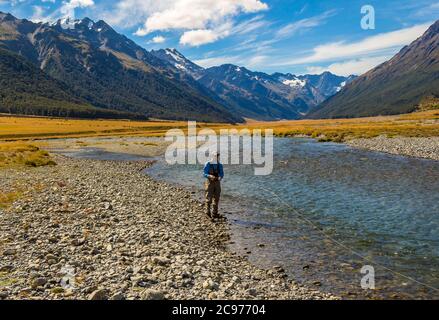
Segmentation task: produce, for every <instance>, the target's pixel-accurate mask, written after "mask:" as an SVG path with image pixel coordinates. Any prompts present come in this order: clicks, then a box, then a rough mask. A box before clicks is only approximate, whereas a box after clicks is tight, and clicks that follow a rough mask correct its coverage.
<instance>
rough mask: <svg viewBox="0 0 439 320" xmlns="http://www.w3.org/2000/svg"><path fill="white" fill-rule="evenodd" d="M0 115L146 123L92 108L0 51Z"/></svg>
mask: <svg viewBox="0 0 439 320" xmlns="http://www.w3.org/2000/svg"><path fill="white" fill-rule="evenodd" d="M0 112H2V113H11V114H17V113H18V114H24V115H39V116H56V117H81V118H95V117H99V118H132V119H146V117H144V116H141V115H139V114H130V113H127V112H118V111H115V110H106V109H99V108H94V107H92V106H91V105H89V104H88V103H87V102H85V101H83V100H81V99H78V98H76V97H75V96H74V95H73V94H72V93H71V92H70V90H69V88H68V87H67V86H66V85H65V84H63V83H62V82H59V81H56V80H55V79H52V78H51V77H50V76H48V75H46V74H45V73H44V72H42V71H41V70H40V69H38V68H36V67H35V66H34V65H33V64H31V63H29V62H28V61H26V60H25V59H24V58H23V57H21V56H19V55H18V54H15V53H13V52H10V51H8V50H4V49H1V48H0Z"/></svg>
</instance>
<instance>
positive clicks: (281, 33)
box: [275, 10, 337, 40]
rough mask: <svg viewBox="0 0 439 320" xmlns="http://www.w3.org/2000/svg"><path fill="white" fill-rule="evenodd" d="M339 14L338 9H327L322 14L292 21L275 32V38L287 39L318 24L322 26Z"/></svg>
mask: <svg viewBox="0 0 439 320" xmlns="http://www.w3.org/2000/svg"><path fill="white" fill-rule="evenodd" d="M336 14H337V10H329V11H326V12H324V13H322V14H320V15H317V16H314V17H311V18H306V19H301V20H298V21H295V22H292V23H289V24H287V25H285V26H283V27H282V28H280V29H279V30H278V31H277V32H276V33H275V39H277V40H280V39H285V38H289V37H292V36H294V35H295V34H297V33H302V32H305V31H307V30H309V29H312V28H316V27H318V26H321V25H322V24H325V23H326V21H327V20H328V18H330V17H332V16H334V15H336Z"/></svg>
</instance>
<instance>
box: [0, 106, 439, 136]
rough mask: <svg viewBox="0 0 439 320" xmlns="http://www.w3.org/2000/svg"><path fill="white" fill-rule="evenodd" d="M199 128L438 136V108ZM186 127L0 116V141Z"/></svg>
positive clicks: (280, 133) (141, 133)
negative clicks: (401, 112) (338, 117)
mask: <svg viewBox="0 0 439 320" xmlns="http://www.w3.org/2000/svg"><path fill="white" fill-rule="evenodd" d="M198 127H199V128H203V127H209V128H212V129H214V130H219V129H222V128H236V129H244V128H248V129H257V128H260V129H265V128H267V129H273V130H274V133H275V135H277V136H296V135H306V136H310V137H314V138H319V139H321V140H322V141H338V142H342V141H345V140H347V139H351V138H369V137H375V136H379V135H386V136H390V137H391V136H398V135H399V136H409V137H429V136H439V110H427V111H422V112H416V113H411V114H404V115H396V116H382V117H371V118H355V119H330V120H297V121H276V122H258V121H248V122H247V123H245V124H238V125H224V124H210V123H209V124H206V123H198ZM174 128H177V129H183V130H184V129H186V128H187V123H186V122H182V121H179V122H173V121H128V120H127V121H124V120H71V119H51V118H27V117H9V116H4V117H0V140H4V141H5V140H8V141H16V140H33V139H37V140H38V139H48V138H69V137H70V138H73V137H74V138H79V137H94V136H149V137H156V136H163V135H164V134H165V133H166V132H167V131H168V130H169V129H174Z"/></svg>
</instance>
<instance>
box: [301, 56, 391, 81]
mask: <svg viewBox="0 0 439 320" xmlns="http://www.w3.org/2000/svg"><path fill="white" fill-rule="evenodd" d="M391 57H392V56H378V57H366V58H359V59H352V60H347V61H342V62H337V63H332V64H330V65H328V66H325V67H321V66H311V67H307V68H306V70H307V73H312V74H321V73H323V72H325V71H330V72H332V73H334V74H337V75H341V76H350V75H352V74H355V75H361V74H363V73H365V72H367V71H369V70H371V69H373V68H375V67H376V66H377V65H379V64H381V63H383V62H385V61H387V60H389V59H390V58H391Z"/></svg>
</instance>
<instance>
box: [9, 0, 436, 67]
mask: <svg viewBox="0 0 439 320" xmlns="http://www.w3.org/2000/svg"><path fill="white" fill-rule="evenodd" d="M364 5H372V6H373V8H374V9H375V29H368V30H364V29H363V28H362V27H361V20H362V18H363V16H364V14H362V13H361V8H362V7H363V6H364ZM0 11H4V12H10V13H12V14H13V15H15V16H17V17H19V18H27V19H30V20H33V21H41V22H46V21H52V20H57V19H59V18H65V17H71V18H77V19H81V18H83V17H89V18H91V19H93V20H100V19H103V20H105V21H106V22H108V23H109V24H110V25H112V26H113V27H114V28H115V29H116V30H117V31H118V32H121V33H123V34H125V35H126V36H128V37H129V38H131V39H133V40H134V41H136V42H137V43H138V44H140V45H142V46H144V47H145V48H147V49H158V48H164V47H173V48H177V49H178V50H179V51H181V52H182V53H183V54H184V55H185V56H187V57H188V58H190V59H191V60H193V61H194V62H196V63H198V64H200V65H202V66H204V67H209V66H213V65H220V64H224V63H233V64H237V65H240V66H245V67H247V68H249V69H253V70H258V71H264V72H268V73H272V72H276V71H277V72H284V73H286V72H291V73H295V74H303V73H321V72H323V71H331V72H333V73H336V74H339V75H350V74H361V73H363V72H365V71H367V70H369V69H371V68H373V67H375V66H376V65H378V64H380V63H382V62H384V61H386V60H388V59H389V58H391V57H392V56H393V55H394V54H395V53H397V52H398V51H399V50H400V49H401V48H402V47H403V46H405V45H408V44H410V43H411V42H412V41H413V40H415V39H416V38H418V37H419V36H421V35H422V34H423V33H424V32H425V30H427V28H428V27H429V25H431V24H432V23H433V22H434V21H435V20H436V19H437V18H438V17H439V1H436V0H416V1H414V0H378V1H376V0H374V1H371V0H369V1H365V0H331V1H304V0H160V1H158V0H0Z"/></svg>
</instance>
